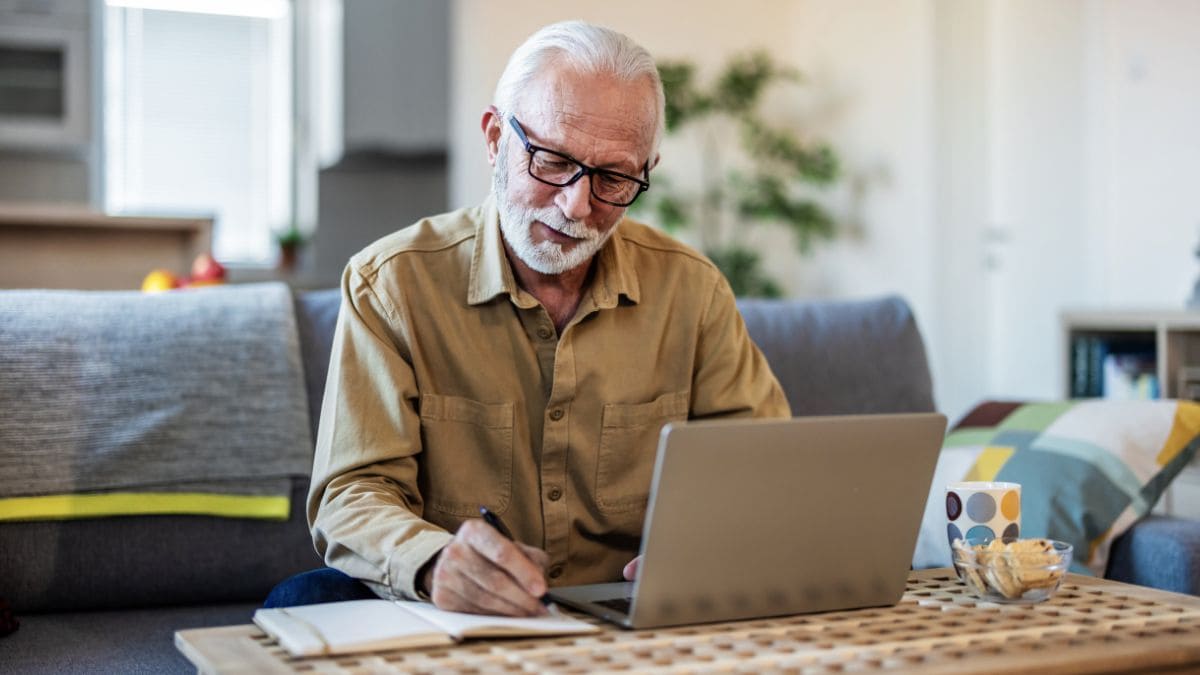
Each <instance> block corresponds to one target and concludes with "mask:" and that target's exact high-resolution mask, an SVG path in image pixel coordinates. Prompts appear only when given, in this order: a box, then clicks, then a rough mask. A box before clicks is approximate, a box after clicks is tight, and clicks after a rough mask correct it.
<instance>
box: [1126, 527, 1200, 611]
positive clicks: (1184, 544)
mask: <svg viewBox="0 0 1200 675" xmlns="http://www.w3.org/2000/svg"><path fill="white" fill-rule="evenodd" d="M1105 576H1106V577H1108V578H1109V579H1112V580H1114V581H1124V582H1127V583H1131V584H1138V585H1141V586H1151V587H1153V588H1159V589H1162V590H1165V591H1175V592H1176V593H1189V594H1191V595H1200V521H1197V520H1187V519H1183V518H1170V517H1163V516H1150V517H1147V518H1145V519H1143V520H1141V521H1140V522H1138V523H1137V524H1135V525H1134V526H1133V527H1132V528H1130V530H1129V531H1128V532H1126V533H1125V534H1123V535H1121V536H1120V537H1119V538H1118V539H1117V540H1116V541H1114V542H1113V546H1112V551H1111V553H1110V554H1109V560H1108V572H1107V573H1106V574H1105Z"/></svg>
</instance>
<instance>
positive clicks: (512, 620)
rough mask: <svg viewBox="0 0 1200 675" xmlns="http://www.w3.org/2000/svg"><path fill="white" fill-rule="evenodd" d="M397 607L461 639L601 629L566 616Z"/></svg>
mask: <svg viewBox="0 0 1200 675" xmlns="http://www.w3.org/2000/svg"><path fill="white" fill-rule="evenodd" d="M396 604H397V605H399V606H400V607H403V608H404V609H406V610H408V611H409V612H412V613H413V614H415V615H417V616H419V617H421V618H422V619H424V620H425V621H426V622H428V623H431V624H433V625H435V626H439V627H441V628H442V629H443V630H445V631H446V632H447V633H449V634H451V635H453V636H455V637H457V638H460V639H461V638H472V637H510V636H519V635H574V634H577V633H596V632H599V631H600V628H599V627H598V626H596V625H594V624H591V623H588V622H586V621H580V620H579V619H575V618H572V617H569V616H565V615H562V614H550V615H547V616H534V617H510V616H488V615H484V614H466V613H463V612H448V611H446V610H444V609H438V608H437V607H434V606H433V605H431V604H429V603H427V602H413V601H409V600H397V601H396Z"/></svg>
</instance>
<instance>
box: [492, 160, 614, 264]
mask: <svg viewBox="0 0 1200 675" xmlns="http://www.w3.org/2000/svg"><path fill="white" fill-rule="evenodd" d="M506 155H507V153H504V152H503V150H501V153H500V156H501V157H505V156H506ZM502 164H503V160H502V161H500V162H497V163H496V169H495V170H494V171H493V172H492V191H493V192H494V193H495V195H496V210H497V211H499V212H500V233H501V234H503V235H504V241H505V242H507V243H508V246H509V248H511V249H512V251H513V253H514V254H516V256H517V257H518V258H520V259H521V262H523V263H525V264H526V265H528V266H529V268H530V269H532V270H534V271H537V272H541V273H542V274H562V273H563V272H566V271H568V270H573V269H575V268H576V267H579V266H580V265H586V264H587V263H588V262H589V261H591V259H592V256H594V255H596V253H598V252H599V251H600V249H602V248H604V244H605V243H607V242H608V238H609V237H611V236H612V233H613V232H614V231H616V229H617V228H616V226H613V227H610V228H609V229H608V231H607V232H605V233H603V234H601V233H600V232H598V231H596V230H593V229H592V228H590V227H588V226H587V225H585V224H584V223H583V221H579V220H571V219H570V218H567V217H566V216H565V215H563V212H562V211H561V210H559V208H558V207H557V206H546V207H542V208H528V207H523V206H519V205H517V204H514V203H513V202H512V201H511V200H510V199H509V198H508V172H507V170H506V169H504V168H501V165H502ZM535 221H537V222H541V223H542V224H544V225H546V226H547V227H549V228H551V229H554V230H557V231H559V232H561V233H563V234H565V235H567V236H569V237H575V238H576V239H578V240H579V241H578V242H577V243H576V244H575V245H574V246H572V247H571V248H570V249H567V250H564V249H563V247H562V245H561V244H558V243H556V242H553V241H543V242H534V241H533V232H532V228H533V223H534V222H535Z"/></svg>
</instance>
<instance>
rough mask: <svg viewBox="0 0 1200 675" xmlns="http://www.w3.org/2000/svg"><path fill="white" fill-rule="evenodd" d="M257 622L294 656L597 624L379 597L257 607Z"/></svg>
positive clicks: (586, 629)
mask: <svg viewBox="0 0 1200 675" xmlns="http://www.w3.org/2000/svg"><path fill="white" fill-rule="evenodd" d="M254 623H256V624H258V627H259V628H262V629H263V630H264V631H266V632H267V634H269V635H270V636H271V637H273V638H275V639H276V640H278V641H279V644H280V645H282V646H283V648H284V649H286V650H287V651H288V653H290V654H291V655H292V656H318V655H328V654H349V653H353V652H369V651H383V650H387V649H404V648H408V647H428V646H433V645H440V644H450V643H453V642H456V641H458V640H462V639H465V638H484V637H521V636H529V635H573V634H577V633H594V632H596V631H598V630H600V629H599V628H598V627H597V626H595V625H593V624H590V623H586V622H584V621H580V620H578V619H573V618H571V617H567V616H562V615H556V614H550V615H548V616H540V617H530V618H513V617H506V616H485V615H482V614H463V613H460V612H447V611H445V610H441V609H438V608H436V607H434V606H433V605H431V604H429V603H425V602H409V601H404V600H397V601H394V602H393V601H390V600H383V599H373V600H349V601H346V602H330V603H326V604H322V605H301V606H299V607H279V608H274V609H259V610H257V611H255V612H254Z"/></svg>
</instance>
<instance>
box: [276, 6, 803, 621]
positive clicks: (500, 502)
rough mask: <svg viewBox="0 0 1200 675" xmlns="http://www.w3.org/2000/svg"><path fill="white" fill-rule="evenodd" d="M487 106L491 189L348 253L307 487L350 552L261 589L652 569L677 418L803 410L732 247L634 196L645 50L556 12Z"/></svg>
mask: <svg viewBox="0 0 1200 675" xmlns="http://www.w3.org/2000/svg"><path fill="white" fill-rule="evenodd" d="M481 126H482V129H483V139H484V144H485V147H486V150H487V157H488V161H489V162H490V163H491V164H492V166H493V168H494V170H493V195H492V197H491V198H490V199H489V201H488V202H487V203H485V204H484V205H482V206H478V207H475V208H470V209H465V210H461V211H456V212H453V213H448V214H444V215H440V216H436V217H433V218H429V219H425V220H422V221H420V222H418V223H417V224H415V225H413V226H412V227H408V228H405V229H404V230H401V231H399V232H397V233H395V234H393V235H390V236H388V237H386V238H384V239H382V240H380V241H378V242H376V243H374V244H373V245H371V246H370V247H368V248H367V249H366V250H364V251H362V252H361V253H359V254H358V255H356V256H355V257H354V258H353V259H352V260H351V261H350V264H349V266H348V267H347V269H346V272H345V274H344V277H343V282H342V291H343V302H342V309H341V314H340V316H339V320H338V327H337V333H336V337H335V340H334V344H333V354H332V357H331V362H330V370H329V379H328V384H327V386H326V391H325V404H324V409H323V411H322V415H321V423H320V432H319V434H318V439H317V450H316V458H315V462H314V466H313V482H312V489H311V492H310V494H309V504H308V507H309V510H308V513H309V521H310V524H311V526H312V533H313V539H314V541H315V543H316V547H317V550H318V551H319V552H320V553H321V554H322V555H323V556H324V559H325V562H326V563H327V564H328V565H329V566H330V567H332V568H334V570H321V571H318V572H314V573H309V574H308V575H301V576H300V577H294V578H293V579H292V580H289V581H288V582H285V583H284V584H282V585H281V587H280V588H277V589H276V592H275V593H273V598H272V599H269V600H268V604H299V603H302V602H316V601H320V600H330V599H344V598H348V597H358V595H356V594H362V595H366V594H367V592H366V589H365V588H364V587H363V586H362V585H361V584H360V583H359V581H354V580H360V581H361V582H363V583H365V584H366V587H369V589H370V591H372V592H374V593H375V594H378V595H381V596H384V597H428V598H431V599H432V600H433V602H434V603H436V604H437V605H438V606H439V607H443V608H447V609H455V610H462V611H472V612H483V613H496V614H511V615H528V614H536V613H539V612H541V611H543V608H542V606H541V604H540V603H539V602H538V598H539V596H541V595H542V594H543V593H545V591H546V588H547V584H548V583H551V584H576V583H589V582H596V581H616V580H619V579H620V578H621V577H622V575H624V576H625V577H626V578H632V576H633V574H635V565H633V564H630V563H631V559H632V558H633V557H634V556H635V554H636V553H637V548H638V543H639V537H640V534H641V527H642V520H643V517H644V514H645V508H646V500H647V496H648V491H649V486H650V478H651V472H652V469H653V466H654V459H655V450H656V446H657V438H658V434H659V431H660V430H661V428H662V426H663V425H664V424H665V423H666V422H668V421H672V420H685V419H694V418H711V417H719V416H779V417H782V416H787V415H788V414H789V411H788V407H787V403H786V401H785V399H784V396H783V393H782V391H781V390H780V387H779V384H778V382H777V381H776V379H775V377H774V376H773V375H772V374H771V372H770V369H769V368H768V366H767V363H766V361H765V360H764V358H763V356H762V354H761V353H760V352H759V351H758V349H757V348H756V347H755V346H754V344H753V343H752V342H751V341H750V338H749V337H748V335H747V333H746V330H745V327H744V325H743V324H742V321H741V317H740V315H739V314H738V311H737V308H736V305H735V304H734V299H733V295H732V293H731V291H730V289H729V286H728V285H727V284H726V282H725V281H724V279H723V278H722V276H721V274H720V273H719V272H718V271H717V269H716V268H715V267H714V266H713V265H712V264H711V263H710V262H709V261H708V260H706V259H705V258H704V257H703V256H701V255H700V254H698V253H696V252H695V251H693V250H692V249H690V248H688V247H686V246H684V245H682V244H680V243H678V242H676V241H674V240H672V239H671V238H669V237H667V236H665V235H663V234H661V233H659V232H658V231H656V230H654V229H651V228H649V227H646V226H644V225H641V224H639V223H636V222H633V221H631V220H629V219H626V218H624V216H625V210H626V207H628V206H629V205H630V204H632V203H633V202H634V200H635V199H637V197H638V195H639V194H641V193H642V192H644V191H645V190H647V189H648V188H649V187H650V172H651V170H652V169H653V168H654V166H655V165H656V164H657V162H658V153H657V146H658V142H659V140H660V138H661V135H662V129H663V93H662V84H661V82H660V81H659V79H658V74H657V71H656V69H655V65H654V62H653V59H651V57H650V55H649V54H648V53H647V52H646V51H645V50H644V49H642V48H641V47H639V46H638V45H636V44H635V43H633V42H632V41H631V40H629V39H628V38H627V37H625V36H624V35H621V34H619V33H616V32H614V31H611V30H608V29H604V28H600V27H597V26H593V25H589V24H586V23H582V22H565V23H560V24H555V25H552V26H548V27H546V28H544V29H542V30H540V31H538V32H537V33H536V34H534V35H533V36H532V37H530V38H529V40H527V41H526V42H525V43H524V44H523V45H521V46H520V47H519V48H518V49H517V50H516V52H515V53H514V54H513V56H512V58H511V59H510V61H509V63H508V65H507V67H506V68H505V70H504V73H503V74H502V75H501V77H500V81H499V84H498V85H497V88H496V94H495V99H494V105H491V106H489V107H488V108H487V109H486V110H485V111H484V113H483V118H482V121H481ZM736 450H737V449H736V448H730V454H731V461H736V458H735V455H736ZM713 487H714V490H713V498H714V499H738V498H741V496H738V495H723V494H720V492H719V487H720V486H713ZM481 506H483V507H487V508H488V509H490V510H491V511H492V512H494V513H495V514H497V515H499V516H500V517H502V518H503V519H504V521H505V522H507V524H508V527H509V528H510V529H511V534H512V536H513V540H509V539H508V538H507V537H506V536H504V535H503V534H502V533H501V532H499V531H498V530H497V529H495V528H494V527H492V526H489V525H488V524H485V523H484V522H483V521H482V520H480V518H479V517H478V516H479V513H480V507H481ZM338 570H340V572H341V573H344V574H340V573H339V572H337V571H338ZM547 577H548V581H547ZM347 584H350V585H347ZM355 589H358V590H355Z"/></svg>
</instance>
